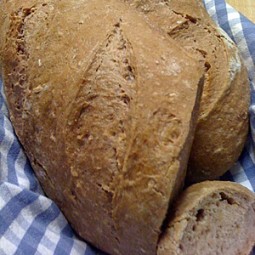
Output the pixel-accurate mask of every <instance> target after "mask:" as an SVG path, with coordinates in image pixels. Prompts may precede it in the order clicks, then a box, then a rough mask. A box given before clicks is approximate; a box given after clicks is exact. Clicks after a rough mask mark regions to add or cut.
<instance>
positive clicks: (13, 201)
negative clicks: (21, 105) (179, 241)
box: [0, 0, 255, 255]
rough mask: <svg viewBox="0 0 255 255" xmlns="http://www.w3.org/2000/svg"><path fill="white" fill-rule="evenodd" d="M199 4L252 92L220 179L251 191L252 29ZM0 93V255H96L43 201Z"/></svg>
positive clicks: (223, 8) (224, 9)
mask: <svg viewBox="0 0 255 255" xmlns="http://www.w3.org/2000/svg"><path fill="white" fill-rule="evenodd" d="M204 2H205V6H206V8H207V10H208V12H209V14H210V15H211V16H212V18H213V19H214V20H215V21H216V23H218V24H219V25H220V26H221V27H222V28H223V29H224V30H225V31H226V32H227V33H228V34H229V35H230V37H231V38H232V39H233V40H234V41H235V42H236V44H237V45H238V47H239V49H240V51H241V54H242V57H243V59H244V62H245V64H246V66H247V68H248V70H249V77H250V82H251V91H252V100H251V106H250V117H251V132H250V135H249V139H248V141H247V144H246V146H245V148H244V151H243V153H242V155H241V157H240V160H239V161H238V162H237V163H236V165H235V166H234V167H233V168H232V169H231V170H230V171H229V172H228V173H227V174H226V175H225V176H224V177H223V179H224V180H231V181H235V182H238V183H241V184H242V185H244V186H246V187H247V188H249V189H250V190H252V191H255V154H254V149H255V69H254V64H255V25H254V24H253V23H252V22H250V21H249V20H247V19H246V18H245V17H243V16H242V15H240V14H239V13H238V12H237V11H235V10H234V9H233V8H232V7H230V6H228V5H226V3H225V2H224V0H204ZM0 89H1V93H0V109H1V110H0V255H13V254H15V255H23V254H24V255H33V254H37V255H51V254H52V255H53V254H54V255H67V254H72V255H76V254H77V255H78V254H79V255H81V254H85V255H96V254H99V253H98V251H96V250H95V249H93V248H91V247H90V246H88V245H86V243H85V242H83V241H81V240H80V239H78V238H77V237H76V236H75V234H74V233H73V231H72V229H71V227H70V226H69V225H68V223H67V221H66V219H65V218H64V216H63V215H62V213H61V212H60V211H59V209H58V208H57V206H56V205H55V204H54V203H53V202H52V201H51V200H50V199H48V198H47V197H45V196H44V194H43V191H42V189H41V187H40V185H39V183H38V181H37V180H36V178H35V176H34V173H33V170H32V169H31V166H30V164H29V162H28V160H27V158H26V156H25V155H24V152H23V151H22V148H21V146H20V144H19V142H18V140H17V138H16V136H15V133H14V131H13V128H12V125H11V123H10V120H9V118H8V111H7V108H6V104H5V97H4V93H3V86H2V83H1V81H0ZM237 104H238V102H237ZM254 234H255V233H254ZM127 255H130V254H127ZM254 255H255V251H254Z"/></svg>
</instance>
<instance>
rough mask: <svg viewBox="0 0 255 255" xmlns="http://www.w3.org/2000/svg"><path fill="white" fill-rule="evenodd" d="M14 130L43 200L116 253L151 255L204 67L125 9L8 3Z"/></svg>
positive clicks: (188, 140)
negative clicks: (56, 205)
mask: <svg viewBox="0 0 255 255" xmlns="http://www.w3.org/2000/svg"><path fill="white" fill-rule="evenodd" d="M0 5H1V7H2V8H5V10H7V14H8V15H7V16H6V20H5V25H4V26H3V27H2V32H1V33H5V34H6V40H4V42H3V45H2V46H1V48H2V52H1V54H2V60H3V79H4V85H5V92H6V96H7V100H8V106H9V110H10V117H11V120H12V122H13V124H14V127H15V131H16V133H17V135H18V137H19V139H20V141H21V143H22V145H23V146H24V149H25V151H26V153H27V155H28V157H29V159H30V162H31V164H32V166H33V168H34V169H35V172H36V175H37V177H38V179H39V180H40V182H41V184H42V185H43V188H44V190H45V192H46V194H47V195H48V196H49V197H50V198H52V199H53V200H54V201H55V202H56V203H57V204H58V206H59V207H60V208H61V210H62V211H63V212H64V214H65V216H66V217H67V219H68V220H69V221H70V223H71V224H72V226H73V227H74V229H75V230H76V231H77V232H78V233H79V235H80V236H81V237H83V238H84V239H85V240H87V241H89V242H90V243H92V244H94V245H95V246H97V247H98V248H100V249H102V250H104V251H106V252H107V253H110V254H112V255H119V254H122V255H127V254H133V255H140V254H146V255H155V254H156V247H157V243H158V238H159V235H160V232H161V226H162V223H163V221H164V219H165V217H166V214H167V211H168V207H169V204H170V203H171V201H172V200H173V198H174V197H175V196H176V194H177V192H178V190H180V189H181V187H182V183H183V180H184V176H185V169H186V166H187V161H188V157H189V152H190V147H191V144H192V140H193V135H194V128H195V127H194V126H195V122H196V116H197V115H198V107H199V105H198V102H199V101H200V96H201V91H202V81H203V78H202V77H203V69H202V68H201V67H200V64H199V60H198V59H196V58H194V56H193V55H191V53H190V54H187V52H186V51H184V50H183V49H182V48H180V47H179V46H177V44H176V43H175V42H174V41H173V40H172V39H171V38H169V37H168V36H166V35H165V34H164V33H161V32H160V31H158V29H154V28H152V27H150V26H149V25H148V24H146V22H145V17H144V15H143V14H139V13H137V12H135V11H134V10H133V9H129V6H128V5H126V4H124V3H123V1H120V0H93V1H87V0H61V1H50V0H48V1H47V0H45V1H35V0H27V1H19V0H15V1H14V0H13V1H7V0H5V1H1V3H0Z"/></svg>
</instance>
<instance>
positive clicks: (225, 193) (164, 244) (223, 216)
mask: <svg viewBox="0 0 255 255" xmlns="http://www.w3.org/2000/svg"><path fill="white" fill-rule="evenodd" d="M254 233H255V195H254V193H252V192H251V191H249V190H248V189H246V188H244V187H242V186H241V185H239V184H235V183H230V182H219V181H213V182H202V183H199V184H195V185H193V186H191V187H189V188H188V189H187V190H186V191H185V192H184V193H183V194H182V195H181V197H180V198H179V199H178V202H177V205H176V212H175V216H174V217H173V219H172V221H171V222H170V224H169V226H168V229H167V231H166V232H164V234H163V236H162V238H161V240H160V242H159V248H158V255H201V254H203V255H215V254H219V255H223V254H224V255H249V254H250V252H251V250H252V248H253V246H254V245H255V234H254Z"/></svg>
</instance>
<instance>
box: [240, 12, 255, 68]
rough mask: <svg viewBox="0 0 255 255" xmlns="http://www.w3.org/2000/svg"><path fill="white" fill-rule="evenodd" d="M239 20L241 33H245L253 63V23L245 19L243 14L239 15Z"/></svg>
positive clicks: (254, 43) (254, 57) (254, 56)
mask: <svg viewBox="0 0 255 255" xmlns="http://www.w3.org/2000/svg"><path fill="white" fill-rule="evenodd" d="M240 21H241V24H242V28H243V33H244V34H245V40H246V42H247V46H248V50H249V53H250V55H251V57H252V59H253V64H254V65H255V28H254V26H255V25H254V24H253V23H252V22H251V21H249V20H247V19H246V18H245V17H244V16H243V15H240Z"/></svg>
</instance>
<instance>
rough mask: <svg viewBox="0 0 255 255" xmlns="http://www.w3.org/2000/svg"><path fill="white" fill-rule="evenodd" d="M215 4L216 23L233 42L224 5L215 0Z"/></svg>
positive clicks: (220, 0)
mask: <svg viewBox="0 0 255 255" xmlns="http://www.w3.org/2000/svg"><path fill="white" fill-rule="evenodd" d="M215 4H216V6H215V7H216V13H217V19H218V23H219V25H220V26H221V28H222V29H223V30H225V32H226V33H227V34H228V35H229V36H230V38H231V39H232V40H234V41H235V38H234V36H233V34H232V31H231V28H230V25H229V22H228V13H227V8H226V4H225V3H224V2H222V0H215Z"/></svg>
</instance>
